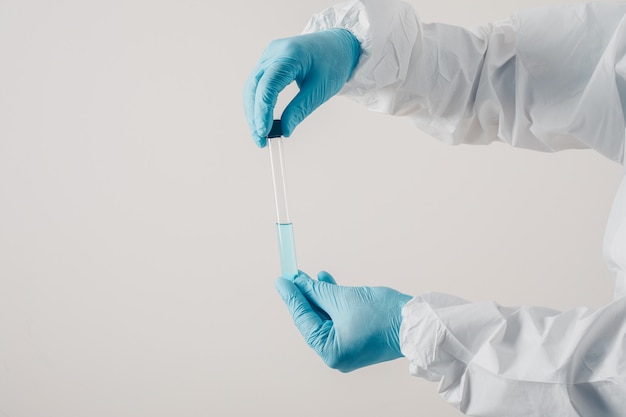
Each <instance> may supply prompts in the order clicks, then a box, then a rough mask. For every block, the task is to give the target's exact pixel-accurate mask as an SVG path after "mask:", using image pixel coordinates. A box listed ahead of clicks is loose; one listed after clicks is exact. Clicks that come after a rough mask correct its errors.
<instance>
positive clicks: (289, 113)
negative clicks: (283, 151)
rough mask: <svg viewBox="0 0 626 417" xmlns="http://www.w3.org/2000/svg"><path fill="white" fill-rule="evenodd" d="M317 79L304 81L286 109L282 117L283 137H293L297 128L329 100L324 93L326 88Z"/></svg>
mask: <svg viewBox="0 0 626 417" xmlns="http://www.w3.org/2000/svg"><path fill="white" fill-rule="evenodd" d="M316 78H317V77H314V79H306V80H304V81H303V82H302V83H301V85H300V91H299V92H298V94H296V96H295V97H294V98H293V100H291V102H290V103H289V104H288V105H287V107H285V110H284V111H283V114H282V115H281V117H280V118H281V122H282V128H283V136H285V137H289V136H291V134H292V133H293V131H294V129H295V128H296V126H298V125H299V124H300V123H301V122H302V121H303V120H304V119H305V118H306V117H307V116H308V115H310V114H311V113H313V111H314V110H315V109H317V108H318V107H319V106H321V105H322V104H323V103H324V102H325V101H326V100H327V98H326V97H325V94H324V91H323V88H324V87H323V85H322V83H321V82H319V81H318V80H317V79H316ZM329 98H330V97H329Z"/></svg>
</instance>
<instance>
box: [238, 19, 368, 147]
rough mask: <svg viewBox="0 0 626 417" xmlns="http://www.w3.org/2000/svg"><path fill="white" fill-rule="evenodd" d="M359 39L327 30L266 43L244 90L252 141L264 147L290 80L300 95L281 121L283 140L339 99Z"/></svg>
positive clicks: (351, 68)
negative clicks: (282, 94) (317, 112)
mask: <svg viewBox="0 0 626 417" xmlns="http://www.w3.org/2000/svg"><path fill="white" fill-rule="evenodd" d="M360 53H361V47H360V45H359V42H358V40H357V39H356V38H355V37H354V35H353V34H352V33H350V32H349V31H347V30H345V29H331V30H326V31H321V32H315V33H310V34H306V35H300V36H294V37H291V38H285V39H278V40H275V41H273V42H272V43H270V45H269V46H268V47H267V49H266V50H265V52H263V55H262V56H261V59H260V60H259V63H258V64H257V66H256V68H255V69H254V71H253V72H252V74H251V75H250V77H249V78H248V81H247V83H246V86H245V89H244V98H243V101H244V110H245V113H246V118H247V119H248V124H249V125H250V130H251V132H252V138H253V139H254V141H255V142H256V144H257V145H258V146H259V147H264V146H265V144H266V136H267V134H268V133H269V131H270V128H271V127H272V120H273V119H274V106H275V105H276V100H277V98H278V94H279V93H280V92H281V91H282V90H283V89H284V88H285V87H287V86H288V85H289V84H291V83H292V82H293V81H296V83H297V84H298V87H300V91H299V92H298V94H297V95H296V97H294V99H293V100H292V101H291V102H290V103H289V104H288V105H287V107H286V108H285V111H284V112H283V114H282V116H281V120H282V130H283V136H290V135H291V133H292V132H293V130H294V129H295V127H296V126H297V125H298V124H299V123H300V122H301V121H302V120H303V119H304V118H305V117H307V116H308V115H309V114H311V112H313V110H315V109H316V108H317V107H319V106H320V105H321V104H322V103H324V102H325V101H326V100H328V99H329V98H331V97H332V96H334V95H335V94H337V92H339V90H341V88H342V87H343V85H344V84H345V83H346V81H347V80H348V78H350V74H351V73H352V70H353V69H354V67H355V66H356V63H357V62H358V60H359V55H360Z"/></svg>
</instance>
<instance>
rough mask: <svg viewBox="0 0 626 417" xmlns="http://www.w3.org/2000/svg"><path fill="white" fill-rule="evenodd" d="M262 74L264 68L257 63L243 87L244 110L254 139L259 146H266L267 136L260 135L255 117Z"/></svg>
mask: <svg viewBox="0 0 626 417" xmlns="http://www.w3.org/2000/svg"><path fill="white" fill-rule="evenodd" d="M262 76H263V70H262V69H261V68H260V65H257V67H256V68H255V69H254V71H253V72H252V73H251V74H250V76H249V77H248V80H247V81H246V85H245V86H244V89H243V110H244V113H245V115H246V121H247V122H248V127H249V128H250V132H251V133H252V139H253V140H254V143H256V145H257V146H258V147H259V148H263V147H265V145H266V143H267V138H266V137H265V136H260V135H259V134H258V133H257V128H256V123H255V117H254V100H255V96H256V90H257V86H258V84H259V80H260V79H261V77H262Z"/></svg>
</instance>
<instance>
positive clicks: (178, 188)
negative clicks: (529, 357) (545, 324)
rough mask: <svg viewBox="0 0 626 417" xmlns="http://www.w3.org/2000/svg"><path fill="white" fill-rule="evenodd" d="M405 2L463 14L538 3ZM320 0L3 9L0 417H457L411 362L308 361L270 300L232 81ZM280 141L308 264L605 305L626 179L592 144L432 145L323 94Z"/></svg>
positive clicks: (363, 275) (431, 15)
mask: <svg viewBox="0 0 626 417" xmlns="http://www.w3.org/2000/svg"><path fill="white" fill-rule="evenodd" d="M413 3H414V5H415V7H416V9H418V10H419V11H420V13H421V15H422V17H423V18H424V20H426V21H443V22H446V23H451V24H458V25H463V26H466V27H469V26H475V25H479V24H485V23H487V22H490V21H493V20H499V19H504V18H507V17H508V16H509V15H510V14H511V13H512V12H513V11H515V10H519V9H525V8H528V7H531V6H538V5H542V4H548V3H551V2H550V1H545V0H543V1H539V0H533V1H528V0H524V1H522V0H519V1H514V0H475V1H471V2H467V1H465V0H446V1H437V2H433V1H428V2H427V1H422V2H420V1H415V0H413ZM330 4H332V1H331V0H306V1H299V2H294V1H292V0H271V1H251V0H245V1H243V2H241V1H235V2H225V1H220V2H217V1H212V0H204V1H184V0H176V1H174V0H171V1H98V2H93V1H90V2H86V1H54V2H48V1H23V0H19V1H18V0H15V1H6V0H0V416H1V417H40V416H51V417H52V416H59V417H82V416H90V417H99V416H117V417H124V416H152V417H156V416H244V415H272V416H276V417H279V416H294V415H299V416H319V415H324V416H329V417H330V416H347V415H353V416H354V415H361V416H378V415H386V416H393V415H437V416H456V415H459V413H458V412H456V411H455V410H454V409H452V408H451V407H450V406H448V405H447V404H445V403H444V402H443V400H441V399H440V398H439V397H438V396H437V394H436V386H435V384H431V383H427V382H425V381H422V380H419V379H417V378H413V377H410V376H409V375H408V370H407V368H408V367H407V362H406V360H404V359H402V360H397V361H395V362H391V363H386V364H382V365H377V366H374V367H370V368H366V369H363V370H359V371H356V372H353V373H351V374H341V373H339V372H336V371H333V370H330V369H328V368H326V367H325V366H324V365H323V364H322V362H321V360H319V359H318V358H317V357H316V356H315V354H314V353H313V351H311V350H310V349H309V348H308V347H307V346H306V345H305V343H304V342H303V340H302V339H301V336H300V335H299V333H298V332H297V331H296V329H295V327H294V326H293V325H292V323H291V321H290V318H289V316H288V314H287V311H286V309H285V307H284V306H283V304H282V302H281V301H280V299H279V297H278V296H277V294H276V293H275V290H274V288H273V281H274V279H275V277H276V276H277V275H278V274H279V263H278V251H277V243H276V236H275V230H274V220H275V214H274V208H273V196H272V185H271V175H270V168H269V157H268V154H267V152H266V150H259V149H257V148H256V147H255V146H254V145H253V144H252V141H251V140H250V138H249V134H248V131H247V125H246V122H245V120H244V117H243V111H242V105H241V94H242V88H243V84H244V82H245V79H246V78H247V76H248V73H249V72H250V71H251V69H252V68H253V66H254V65H255V63H256V60H257V59H258V57H259V56H260V54H261V51H262V50H263V48H264V47H265V46H266V44H267V43H268V42H269V41H270V40H271V39H273V38H276V37H283V36H289V35H293V34H297V33H299V32H300V30H301V29H302V27H303V26H304V24H305V23H306V21H307V20H308V17H309V16H310V15H311V14H313V13H315V12H317V11H319V10H321V9H323V8H325V7H326V6H328V5H330ZM290 93H293V90H292V91H290ZM282 105H284V103H283V104H282ZM285 152H286V158H287V170H288V177H287V180H288V191H289V203H290V209H291V215H292V218H293V220H294V223H295V233H296V242H297V252H298V261H299V266H300V268H301V269H303V270H304V271H308V272H309V273H311V274H315V273H316V272H317V271H318V270H320V269H326V270H328V271H330V272H332V273H333V274H335V276H336V278H337V280H338V281H339V282H340V283H343V284H348V285H362V284H367V285H387V286H391V287H394V288H397V289H400V290H402V291H404V292H406V293H409V294H419V293H422V292H425V291H432V290H434V291H443V292H449V293H452V294H455V295H458V296H461V297H465V298H467V299H470V300H473V301H480V300H489V299H495V300H497V301H498V302H500V303H502V304H507V305H517V304H531V305H542V306H549V307H555V308H561V309H564V308H570V307H574V306H579V305H587V306H600V305H602V304H604V303H605V302H607V301H609V300H610V298H611V293H612V282H611V281H610V278H609V274H608V273H607V271H606V268H605V266H604V264H603V260H602V247H601V246H602V238H603V232H604V224H605V222H606V220H607V217H608V211H609V208H610V205H611V202H612V198H613V194H614V192H615V190H616V187H617V184H618V182H619V179H620V175H621V167H620V166H619V165H617V164H615V163H612V162H610V161H608V160H605V159H603V158H602V157H601V156H599V155H597V154H596V153H594V152H593V151H567V152H563V153H560V154H541V153H534V152H530V151H524V150H518V149H512V148H509V147H508V146H507V145H501V144H495V145H492V146H488V147H469V146H461V147H449V146H446V145H443V144H441V143H439V142H437V141H436V140H434V139H431V138H429V137H427V136H426V135H424V134H422V133H420V132H419V131H418V130H417V129H415V128H414V127H413V126H412V125H411V123H410V122H409V121H407V120H402V119H398V118H393V117H389V116H384V115H379V114H373V113H370V112H367V111H366V110H364V109H363V108H360V107H359V106H357V105H356V104H354V103H352V102H350V101H349V100H347V99H345V98H336V99H334V100H332V101H331V102H329V103H327V104H326V105H325V106H324V107H323V108H321V109H320V110H319V111H317V112H316V113H315V114H314V115H313V116H312V117H310V118H309V119H307V120H306V121H305V122H304V123H303V124H302V125H301V127H300V128H298V129H297V131H296V134H295V135H294V136H293V138H292V139H289V140H288V142H287V144H286V149H285Z"/></svg>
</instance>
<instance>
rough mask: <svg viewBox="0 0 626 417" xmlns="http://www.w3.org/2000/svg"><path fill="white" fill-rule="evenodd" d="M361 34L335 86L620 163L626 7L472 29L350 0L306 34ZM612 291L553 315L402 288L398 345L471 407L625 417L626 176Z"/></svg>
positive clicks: (431, 118)
mask: <svg viewBox="0 0 626 417" xmlns="http://www.w3.org/2000/svg"><path fill="white" fill-rule="evenodd" d="M333 27H341V28H346V29H348V30H350V31H351V32H352V33H353V34H354V35H355V36H356V37H357V38H358V39H359V41H360V42H361V46H362V54H361V58H360V61H359V64H358V66H357V68H356V69H355V72H354V73H353V75H352V77H351V79H350V80H349V82H348V84H347V85H346V86H345V87H344V89H343V90H342V92H341V93H342V94H344V95H347V96H349V97H351V98H353V99H355V100H356V101H358V102H361V103H363V104H365V105H366V106H367V107H368V108H370V109H372V110H376V111H381V112H386V113H391V114H395V115H404V116H408V117H410V118H411V119H413V120H414V121H415V123H416V124H417V125H418V126H419V127H420V128H421V129H423V130H424V131H426V132H427V133H429V134H431V135H432V136H434V137H437V138H439V139H441V140H443V141H444V142H447V143H451V144H459V143H474V144H486V143H489V142H492V141H495V140H500V141H505V142H508V143H510V144H511V145H513V146H518V147H524V148H530V149H535V150H541V151H556V150H561V149H568V148H593V149H595V150H596V151H598V152H600V153H601V154H603V155H605V156H606V157H608V158H610V159H612V160H614V161H618V162H620V163H622V162H623V157H624V136H625V122H624V113H625V112H624V110H625V109H626V3H592V4H577V5H563V6H558V7H546V8H542V9H537V10H532V11H528V12H524V13H519V14H517V15H515V16H513V17H512V18H511V19H509V20H505V21H500V22H496V23H493V24H491V25H489V26H486V27H482V28H479V29H475V30H466V29H463V28H460V27H454V26H450V25H445V24H424V23H422V22H421V21H420V20H419V18H417V17H416V15H415V13H414V10H413V8H412V7H411V6H409V5H407V4H405V3H402V2H400V1H397V0H361V1H351V2H348V3H343V4H339V5H337V6H334V7H331V8H329V9H327V10H326V11H324V12H322V13H320V14H318V15H315V16H314V17H313V18H312V19H311V21H310V22H309V24H308V26H307V27H306V29H305V32H313V31H319V30H323V29H328V28H333ZM604 253H605V257H606V260H607V264H608V266H609V268H610V269H611V271H612V272H613V274H614V277H615V298H614V300H613V301H612V302H611V303H610V304H608V305H606V306H605V307H603V308H600V309H597V310H594V309H588V308H576V309H573V310H569V311H564V312H560V311H555V310H551V309H547V308H537V307H502V306H499V305H498V304H495V303H476V304H474V303H469V302H467V301H464V300H461V299H459V298H457V297H454V296H450V295H445V294H434V293H433V294H426V295H422V296H420V297H416V298H413V299H412V300H411V301H410V302H409V303H408V304H407V305H406V306H405V307H404V309H403V321H402V326H401V331H400V339H401V340H400V342H401V347H402V352H403V354H404V355H405V356H406V357H407V358H408V359H409V361H410V370H411V373H412V374H414V375H417V376H421V377H424V378H426V379H428V380H432V381H440V382H439V391H440V393H441V395H442V396H443V397H444V398H445V399H446V400H447V401H448V402H450V403H451V404H453V405H454V406H456V407H457V408H459V409H460V410H461V411H462V412H464V413H466V414H468V415H474V416H497V417H512V416H524V417H530V416H550V417H568V416H590V417H603V416H626V273H625V270H626V180H624V181H623V182H622V185H621V186H620V189H619V192H618V194H617V197H616V200H615V204H614V206H613V209H612V213H611V217H610V220H609V224H608V227H607V233H606V239H605V250H604Z"/></svg>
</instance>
